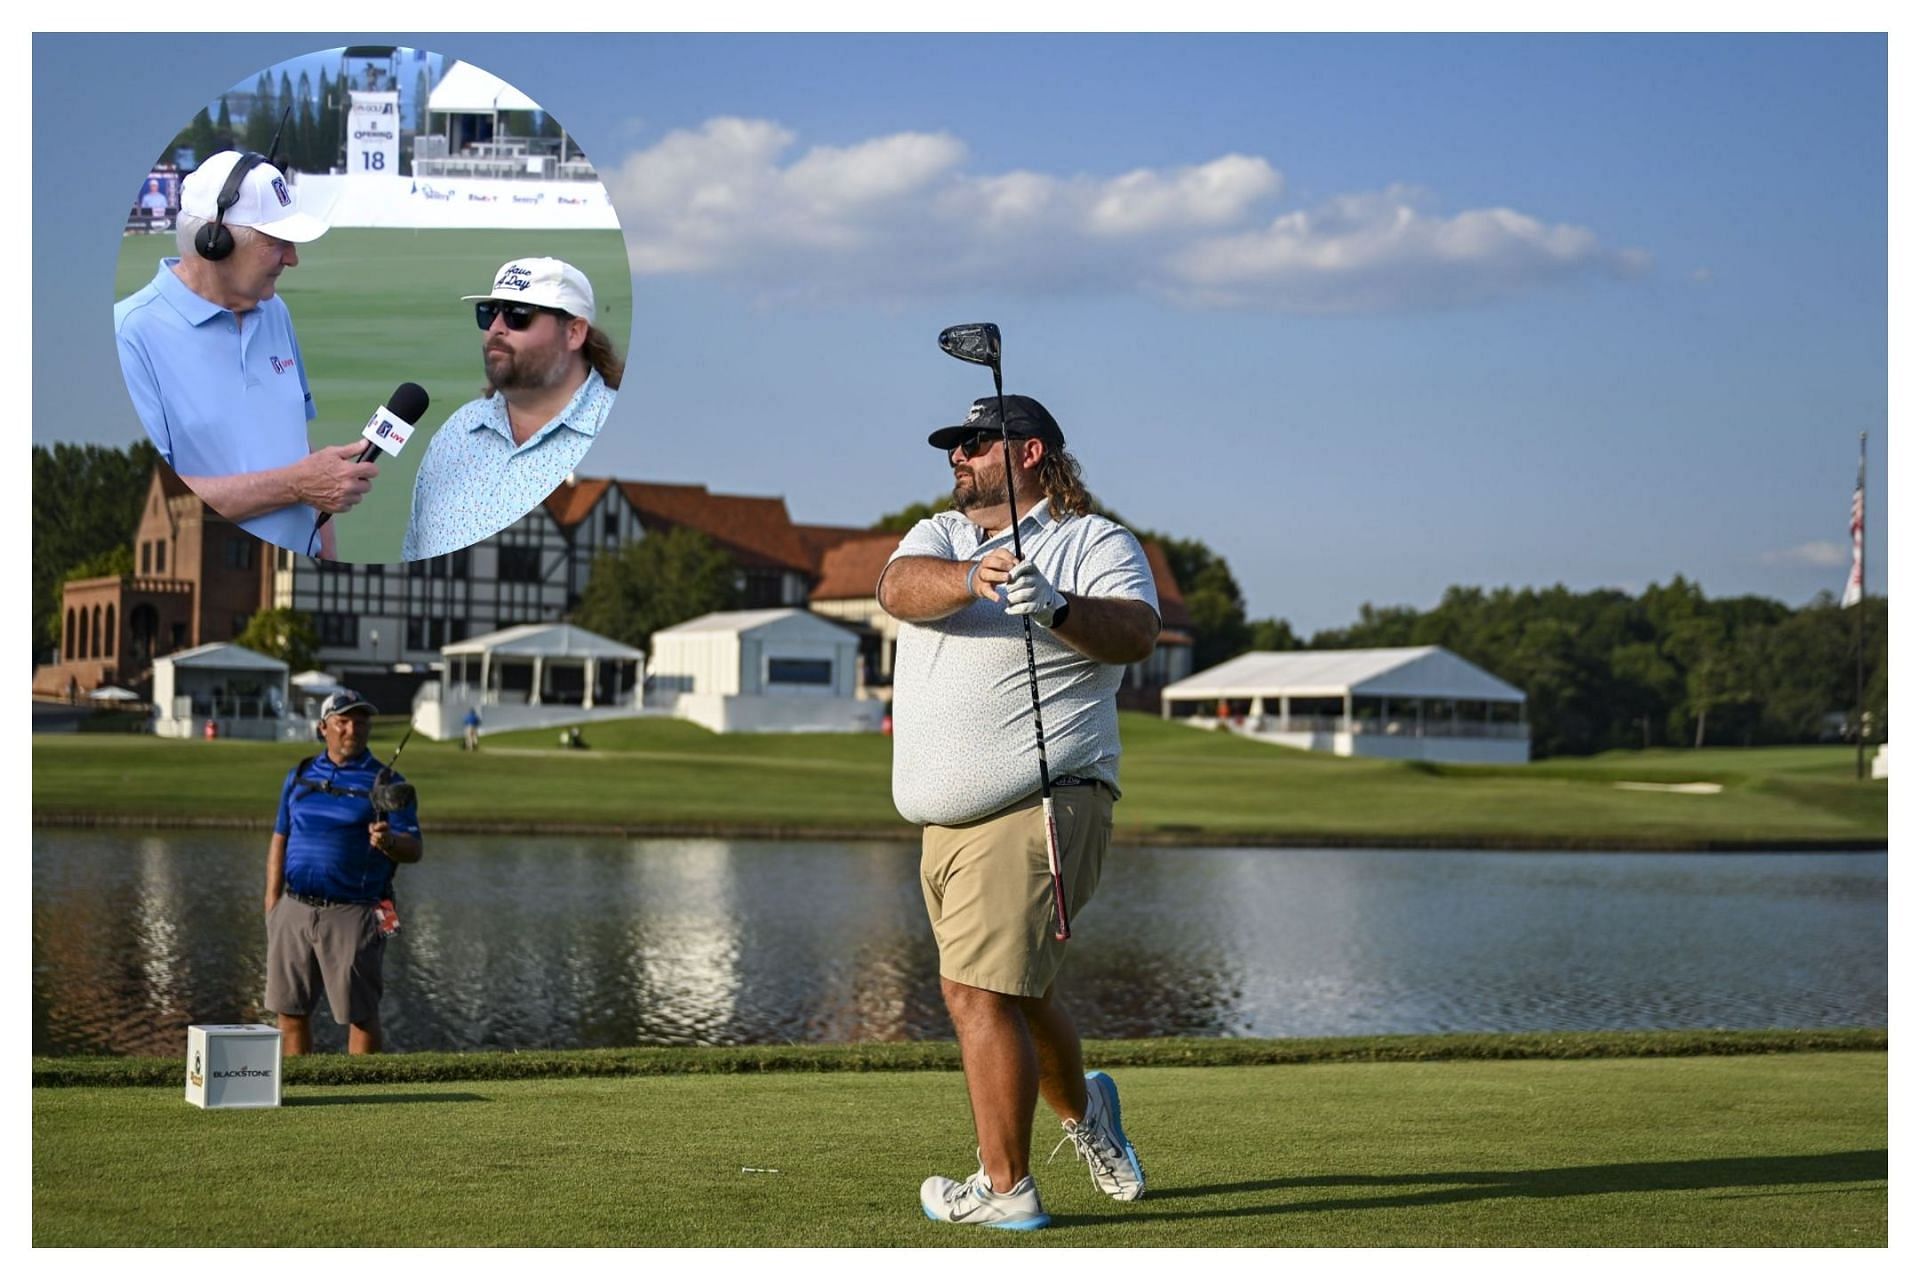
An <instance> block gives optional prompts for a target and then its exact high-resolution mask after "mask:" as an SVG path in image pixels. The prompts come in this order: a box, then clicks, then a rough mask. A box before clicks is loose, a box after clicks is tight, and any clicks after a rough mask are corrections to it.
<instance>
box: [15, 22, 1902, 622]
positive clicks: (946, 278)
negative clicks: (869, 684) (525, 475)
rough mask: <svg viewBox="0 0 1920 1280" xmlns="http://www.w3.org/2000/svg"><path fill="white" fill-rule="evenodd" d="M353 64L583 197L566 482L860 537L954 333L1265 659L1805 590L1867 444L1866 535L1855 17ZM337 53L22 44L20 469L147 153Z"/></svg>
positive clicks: (1880, 573) (748, 47)
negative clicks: (614, 258)
mask: <svg viewBox="0 0 1920 1280" xmlns="http://www.w3.org/2000/svg"><path fill="white" fill-rule="evenodd" d="M353 38H354V39H356V40H357V39H360V38H361V37H359V36H355V37H353ZM383 38H384V39H390V40H393V41H394V42H397V43H402V44H407V45H412V46H417V47H423V48H428V49H432V50H434V51H436V52H440V53H444V54H449V55H453V56H457V57H464V58H467V59H468V60H470V61H473V62H476V63H478V64H479V65H481V66H484V67H486V68H487V69H488V70H491V71H494V72H495V73H496V74H499V75H502V76H504V77H505V78H506V79H508V80H510V81H512V82H513V83H514V84H515V85H517V86H518V87H519V88H521V89H523V90H525V91H526V92H527V93H529V94H530V95H532V96H533V97H534V98H535V99H537V100H539V101H540V102H542V103H543V104H544V105H545V106H546V107H547V108H548V109H549V110H550V111H551V112H552V113H553V114H554V115H555V116H557V117H558V118H559V119H560V120H561V121H562V122H563V123H565V125H566V126H567V128H568V129H569V130H570V131H571V132H572V133H573V134H574V135H575V136H576V137H577V138H579V139H580V141H581V142H582V143H583V145H584V146H585V147H586V148H587V150H588V152H589V153H590V154H591V155H592V156H593V157H594V159H595V161H596V163H597V164H598V165H599V166H600V169H601V173H602V177H603V179H604V180H605V182H606V183H607V186H608V188H609V190H610V192H611V193H612V194H613V197H614V200H615V204H616V207H617V208H618V209H619V211H620V214H621V220H622V224H623V227H624V229H625V230H626V233H627V237H628V246H629V250H630V253H631V256H632V259H633V262H634V267H635V296H636V299H637V301H636V315H635V318H634V331H635V344H634V349H633V353H632V364H631V367H630V373H629V375H628V382H627V387H626V389H625V390H624V391H623V392H622V396H621V400H620V404H619V405H618V407H617V408H616V410H615V413H614V417H613V419H612V423H611V426H612V428H613V429H612V430H611V431H610V432H609V435H608V437H607V438H606V439H604V440H603V441H602V442H601V443H600V444H598V445H597V446H596V447H595V450H594V452H593V454H592V455H591V456H590V459H589V465H588V467H587V468H586V469H587V470H589V471H592V472H598V473H612V474H619V475H625V476H631V477H644V478H649V479H658V480H676V481H695V482H701V483H705V484H708V485H710V486H711V487H713V488H715V489H719V490H725V491H732V492H740V493H772V494H781V495H783V496H784V497H785V498H786V499H787V503H788V505H789V508H790V509H791V510H792V512H793V514H794V516H795V518H797V519H800V520H806V521H816V522H822V523H866V522H868V521H870V520H871V519H873V518H874V517H875V516H877V515H878V514H880V513H881V512H883V511H887V510H891V509H893V508H896V507H898V506H901V505H903V504H904V503H906V502H908V501H913V500H921V499H926V498H930V497H932V496H933V495H934V494H936V493H938V492H940V491H941V490H942V489H943V488H944V487H945V485H944V483H943V480H944V479H945V472H944V469H943V467H942V465H941V459H940V458H939V456H938V455H936V454H935V453H934V452H933V451H932V450H931V449H929V448H927V447H926V445H925V443H924V439H925V434H926V432H927V430H929V429H931V428H932V427H935V426H940V425H944V424H946V423H950V422H956V421H959V417H958V416H956V415H960V414H963V413H964V411H965V408H966V406H967V404H968V402H969V401H970V400H971V399H972V398H973V397H975V396H978V395H984V394H987V393H989V392H990V391H991V390H992V383H991V379H990V378H989V377H988V376H987V374H986V373H985V371H984V370H980V369H977V368H972V367H969V366H964V365H961V364H958V363H956V362H954V361H951V360H948V359H946V358H945V357H943V356H942V355H941V354H940V353H939V352H938V350H937V349H936V348H935V347H934V344H933V339H934V335H935V334H936V333H937V332H938V331H939V329H940V328H942V327H943V326H945V325H948V324H953V323H957V322H960V321H971V320H994V321H996V322H997V323H999V324H1000V326H1001V328H1002V330H1003V332H1004V334H1005V340H1006V355H1005V358H1006V369H1007V385H1008V389H1009V390H1011V391H1021V392H1025V393H1027V394H1031V395H1036V396H1038V397H1040V398H1041V399H1042V400H1044V401H1045V402H1046V403H1047V404H1048V406H1049V407H1050V408H1051V409H1052V410H1053V411H1054V413H1055V415H1056V416H1057V417H1058V418H1059V419H1060V421H1061V423H1062V426H1063V427H1064V428H1065V431H1066V434H1067V437H1068V441H1069V444H1070V446H1071V447H1073V448H1074V450H1075V452H1076V453H1078V454H1079V456H1080V457H1081V459H1082V462H1083V463H1084V465H1085V467H1086V470H1087V474H1088V477H1089V479H1090V481H1091V483H1092V487H1093V489H1094V491H1095V493H1096V494H1097V495H1098V496H1099V497H1100V498H1101V499H1102V500H1103V501H1104V502H1106V503H1107V504H1108V505H1110V506H1112V507H1114V508H1116V509H1117V510H1119V511H1120V512H1122V513H1123V514H1125V515H1126V516H1127V517H1128V518H1129V519H1130V520H1132V521H1134V522H1136V523H1138V524H1140V525H1143V526H1148V527H1152V528H1158V529H1163V530H1167V531H1170V532H1174V533H1177V534H1181V535H1185V536H1193V537H1200V538H1203V539H1205V540H1206V541H1207V542H1208V543H1209V544H1210V545H1212V546H1213V547H1214V548H1215V549H1216V550H1218V551H1220V552H1222V553H1224V554H1225V555H1226V556H1227V558H1228V560H1229V561H1230V563H1231V564H1232V566H1233V569H1234V572H1235V574H1236V576H1237V577H1238V578H1239V580H1240V583H1241V585H1242V587H1243V589H1244V590H1245V593H1246V595H1247V598H1248V607H1249V612H1250V613H1251V614H1252V615H1253V616H1256V617H1262V616H1279V617H1284V618H1287V619H1289V620H1290V621H1292V622H1293V624H1294V625H1295V627H1296V628H1298V629H1300V630H1302V631H1311V630H1313V629H1316V628H1322V627H1329V626H1338V625H1343V624H1345V623H1347V622H1350V621H1351V620H1352V619H1353V617H1354V616H1355V614H1356V611H1357V609H1358V607H1359V606H1360V604H1361V603H1363V602H1371V603H1373V604H1376V605H1386V604H1412V605H1416V606H1421V607H1425V606H1429V605H1431V604H1433V603H1434V602H1435V601H1436V600H1437V599H1438V597H1439V595H1440V593H1441V592H1442V591H1443V590H1444V589H1445V588H1446V587H1447V586H1448V585H1450V584H1455V583H1467V584H1479V585H1485V586H1500V585H1515V586H1521V585H1534V586H1546V585H1551V584H1553V583H1556V582H1560V583H1565V584H1566V585H1568V586H1570V587H1574V588H1580V589H1585V588H1592V587H1602V586H1619V587H1624V588H1627V589H1630V590H1636V591H1637V590H1639V589H1640V588H1641V587H1643V586H1645V585H1646V584H1647V583H1648V582H1649V581H1653V580H1662V581H1664V580H1665V579H1667V578H1669V577H1671V576H1672V575H1673V574H1675V573H1681V574H1685V575H1686V576H1687V577H1689V578H1693V579H1697V580H1699V581H1701V582H1703V583H1704V584H1705V586H1706V588H1707V589H1708V591H1709V592H1711V593H1713V594H1716V595H1726V594H1735V593H1744V592H1757V593H1762V594H1767V595H1772V596H1776V597H1778V598H1780V599H1783V600H1786V601H1788V602H1789V603H1792V604H1800V603H1803V602H1805V601H1806V600H1808V599H1809V598H1811V597H1812V596H1813V594H1814V593H1815V592H1816V591H1819V590H1821V589H1828V590H1832V591H1835V592H1836V593H1837V591H1838V590H1839V587H1840V586H1841V584H1842V583H1843V581H1844V577H1845V572H1846V569H1845V535H1846V510H1847V500H1848V497H1849V493H1850V491H1851V488H1852V484H1853V476H1854V468H1855V465H1856V455H1857V447H1858V446H1857V439H1858V434H1859V432H1860V431H1862V430H1867V431H1869V432H1870V433H1871V450H1870V465H1871V467H1872V471H1873V481H1872V484H1871V486H1870V492H1869V503H1870V507H1871V510H1872V512H1873V513H1874V522H1875V524H1876V526H1878V525H1880V523H1881V518H1882V517H1883V515H1884V513H1885V511H1886V492H1887V487H1886V422H1887V283H1886V282H1887V218H1886V209H1887V75H1886V66H1887V62H1886V52H1887V46H1886V42H1885V40H1884V39H1882V38H1880V37H1877V36H1864V37H1862V36H1813V37H1799V36H1759V37H1739V36H1651V37H1624V36H1623V37H1579V36H1554V37H1529V38H1522V37H1491V36H1471V35H1461V36H1353V37H1341V36H1238V37H1212V36H1186V37H1169V36H1132V37H1129V36H1105V37H1102V36H1051V37H1045V36H1008V37H981V38H961V37H948V36H906V37H848V36H832V35H817V36H789V37H740V36H712V37H696V36H667V37H659V36H595V37H583V36H572V35H554V36H435V35H431V34H398V35H391V36H387V37H383ZM343 39H344V37H340V36H326V35H320V36H287V37H269V36H233V37H227V36H194V37H172V36H136V37H105V38H88V37H45V36H42V37H39V38H36V40H35V41H34V104H35V110H34V164H33V168H34V182H33V190H34V252H35V256H36V259H37V260H38V261H39V262H40V263H41V264H46V263H48V262H52V261H58V262H62V263H64V264H66V266H65V267H64V268H63V269H62V270H60V271H49V270H47V269H45V267H44V266H43V267H42V269H41V270H39V271H37V272H36V273H35V283H34V291H35V308H34V336H35V343H34V374H35V390H36V405H37V409H36V413H35V418H34V425H33V434H34V439H35V440H36V441H41V442H46V441H53V440H102V441H111V442H115V443H119V442H124V441H126V440H130V439H132V438H133V436H134V433H135V432H137V430H138V426H137V423H135V422H134V420H133V418H132V415H131V411H130V408H129V406H128V404H127V402H126V400H125V397H124V394H123V392H122V391H121V389H120V387H119V385H118V379H117V377H112V376H102V371H109V372H110V371H112V370H113V369H114V363H113V355H112V349H111V333H110V330H109V329H108V327H107V325H106V323H105V320H104V317H105V314H106V311H107V308H108V305H109V302H110V299H111V295H112V264H113V259H114V249H115V245H116V241H117V237H118V232H119V225H120V219H121V217H122V215H123V213H124V209H125V192H126V191H127V190H128V189H130V188H131V187H132V186H134V185H135V184H136V183H137V180H138V178H139V175H140V174H141V173H143V172H144V166H145V164H146V162H147V160H148V159H149V158H150V157H151V156H152V154H153V153H154V152H155V151H156V150H157V149H158V147H159V146H160V145H161V144H163V143H164V142H165V140H166V138H167V137H169V136H171V134H172V132H173V130H174V128H176V127H177V125H178V123H180V122H184V121H185V120H186V119H187V118H188V117H189V116H191V115H192V113H193V111H194V110H195V109H197V107H198V106H199V105H200V104H201V103H202V102H203V101H204V100H205V99H206V98H207V97H208V96H209V95H211V94H214V93H217V92H218V91H219V90H220V89H221V88H223V87H224V86H226V85H229V84H233V83H239V82H246V83H251V81H252V79H253V77H254V75H255V73H256V72H257V71H258V70H259V69H260V68H261V67H263V66H266V65H268V64H270V63H274V62H277V61H280V60H282V59H285V58H289V57H292V56H294V55H297V54H301V53H304V52H307V51H309V50H313V49H318V48H321V47H325V46H328V45H334V44H339V43H342V42H343ZM134 121H152V122H155V123H154V124H153V127H152V128H151V129H148V130H145V131H143V130H142V129H141V128H138V127H130V124H129V122H134ZM82 139H84V140H85V141H84V144H82V143H81V141H80V140H82ZM296 319H297V317H296ZM55 405H58V406H59V408H58V409H57V410H56V409H53V408H51V406H55ZM1884 548H1885V541H1884V538H1883V537H1881V536H1880V534H1879V533H1878V532H1877V531H1876V532H1875V534H1874V536H1873V537H1872V539H1871V541H1870V544H1869V567H1870V582H1871V585H1872V588H1873V590H1875V591H1876V592H1879V591H1884V590H1885V582H1886V556H1885V550H1884Z"/></svg>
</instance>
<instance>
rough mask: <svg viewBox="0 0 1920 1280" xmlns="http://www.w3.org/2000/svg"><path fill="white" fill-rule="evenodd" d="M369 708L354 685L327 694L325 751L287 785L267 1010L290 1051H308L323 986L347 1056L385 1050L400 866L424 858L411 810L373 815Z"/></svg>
mask: <svg viewBox="0 0 1920 1280" xmlns="http://www.w3.org/2000/svg"><path fill="white" fill-rule="evenodd" d="M372 713H373V704H372V703H370V702H368V701H367V700H366V699H365V698H362V697H361V696H360V695H359V694H357V693H354V692H353V691H352V690H350V689H349V690H343V691H342V692H340V693H336V694H333V695H332V696H331V697H329V698H328V699H327V700H326V701H325V702H324V703H322V704H321V706H320V736H321V738H322V739H323V740H324V741H325V742H326V744H327V749H326V750H325V751H324V752H322V753H321V754H319V755H317V756H309V757H308V758H307V759H305V760H302V761H301V762H300V763H299V764H297V765H295V766H294V767H293V769H292V770H291V771H290V772H289V773H288V774H287V780H286V782H285V783H283V784H282V785H281V788H280V812H279V815H278V816H277V817H276V818H275V819H274V824H273V839H272V840H271V841H269V842H268V845H267V899H266V907H267V1007H268V1008H269V1009H272V1010H273V1011H274V1012H275V1013H277V1014H279V1015H280V1037H281V1042H282V1045H283V1047H284V1049H285V1052H287V1053H288V1054H300V1053H305V1052H307V1050H308V1049H309V1048H310V1047H311V1046H312V1038H311V1035H310V1032H309V1027H308V1017H309V1015H310V1014H311V1013H312V1012H313V1005H314V1001H315V1000H316V998H317V997H318V995H319V992H320V990H324V991H325V992H326V997H327V1005H328V1007H329V1008H330V1009H331V1011H332V1013H333V1020H334V1021H335V1022H337V1023H344V1024H345V1025H346V1027H347V1052H348V1053H378V1052H380V1043H381V1037H380V995H381V992H382V990H383V983H382V980H381V972H380V970H381V963H382V961H383V960H384V959H385V957H386V952H387V936H386V935H387V934H388V933H389V932H391V931H392V929H395V928H398V927H399V921H398V917H397V916H395V915H394V914H393V871H394V865H395V864H396V863H401V862H418V861H420V855H421V853H422V847H421V842H420V819H419V816H418V815H417V814H416V813H415V811H414V807H413V806H411V805H409V806H407V807H406V808H403V809H399V810H396V811H395V812H393V813H390V814H384V815H383V814H381V813H379V812H377V811H376V810H375V809H374V805H373V789H374V786H375V784H376V783H377V782H379V781H380V780H381V775H382V772H383V770H382V766H381V764H380V761H379V760H378V759H376V758H375V757H374V754H373V753H372V752H371V751H369V750H367V736H368V730H369V728H370V726H371V723H372ZM387 779H388V781H390V782H394V783H399V782H404V781H405V779H404V778H402V777H400V775H399V774H397V773H391V772H388V773H387Z"/></svg>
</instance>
